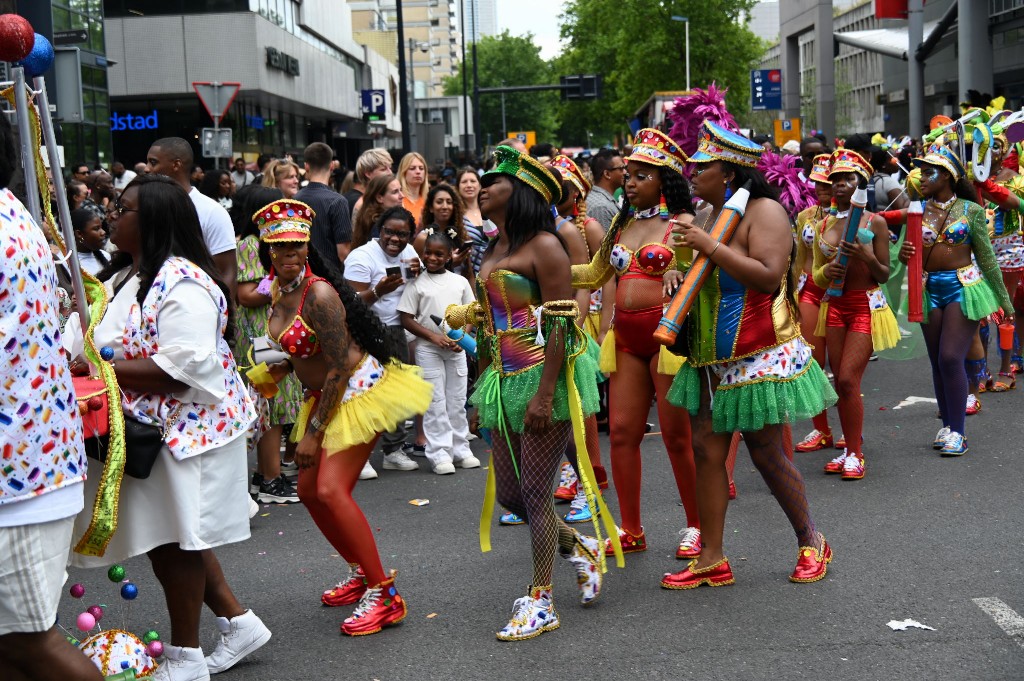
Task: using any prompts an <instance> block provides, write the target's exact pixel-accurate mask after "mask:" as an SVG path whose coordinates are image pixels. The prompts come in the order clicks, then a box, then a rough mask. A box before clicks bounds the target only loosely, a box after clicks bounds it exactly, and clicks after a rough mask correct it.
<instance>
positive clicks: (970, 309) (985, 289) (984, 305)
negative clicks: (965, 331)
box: [922, 279, 1012, 321]
mask: <svg viewBox="0 0 1024 681" xmlns="http://www.w3.org/2000/svg"><path fill="white" fill-rule="evenodd" d="M1011 295H1012V294H1011ZM922 307H923V309H924V318H925V321H927V320H928V313H929V312H931V309H932V299H931V296H930V295H929V294H928V289H927V288H926V289H924V304H923V306H922ZM960 310H961V311H962V312H963V313H964V316H965V317H967V318H968V319H972V320H974V321H979V320H982V319H984V318H985V317H987V316H989V315H990V314H992V313H994V312H998V311H999V298H998V297H996V292H995V291H993V290H992V287H991V286H990V285H989V283H988V281H986V280H985V279H982V280H980V281H976V282H974V283H973V284H971V285H969V286H964V287H963V291H961V293H960Z"/></svg>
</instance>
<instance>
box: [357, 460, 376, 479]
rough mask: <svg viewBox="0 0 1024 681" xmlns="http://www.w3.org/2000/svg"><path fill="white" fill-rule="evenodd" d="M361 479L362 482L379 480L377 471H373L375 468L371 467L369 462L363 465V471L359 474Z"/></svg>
mask: <svg viewBox="0 0 1024 681" xmlns="http://www.w3.org/2000/svg"><path fill="white" fill-rule="evenodd" d="M359 479H360V480H376V479H377V471H375V470H373V466H371V465H370V462H369V461H367V462H366V463H364V464H363V470H362V471H360V473H359Z"/></svg>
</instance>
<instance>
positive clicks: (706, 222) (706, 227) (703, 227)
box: [700, 206, 721, 233]
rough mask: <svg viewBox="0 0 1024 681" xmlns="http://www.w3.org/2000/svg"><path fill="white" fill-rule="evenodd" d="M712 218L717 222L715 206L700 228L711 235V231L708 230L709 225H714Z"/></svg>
mask: <svg viewBox="0 0 1024 681" xmlns="http://www.w3.org/2000/svg"><path fill="white" fill-rule="evenodd" d="M719 212H721V211H719ZM712 217H714V218H715V219H716V220H717V219H718V216H717V215H716V214H715V207H714V206H711V209H710V210H709V211H708V214H707V217H705V218H704V224H703V225H701V226H700V228H701V229H703V230H704V231H705V232H708V233H710V230H709V229H708V225H709V224H712V225H713V224H714V223H713V222H712V221H711V218H712Z"/></svg>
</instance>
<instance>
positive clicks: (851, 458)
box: [843, 454, 864, 480]
mask: <svg viewBox="0 0 1024 681" xmlns="http://www.w3.org/2000/svg"><path fill="white" fill-rule="evenodd" d="M863 477H864V455H863V454H861V455H860V456H858V455H857V454H848V455H847V456H846V461H844V462H843V480H860V479H861V478H863Z"/></svg>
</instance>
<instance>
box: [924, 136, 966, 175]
mask: <svg viewBox="0 0 1024 681" xmlns="http://www.w3.org/2000/svg"><path fill="white" fill-rule="evenodd" d="M914 165H915V166H917V167H918V168H920V167H921V166H923V165H930V166H938V167H940V168H945V169H946V170H948V171H949V174H950V175H952V176H953V182H959V181H960V178H962V177H963V176H964V174H965V173H966V172H967V171H966V170H964V164H963V162H962V161H961V160H960V157H959V156H957V155H956V152H955V151H953V150H952V149H950V148H949V147H947V146H944V145H941V144H933V145H931V146H930V147H928V151H927V152H926V153H925V155H924V156H922V157H919V158H915V159H914Z"/></svg>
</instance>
